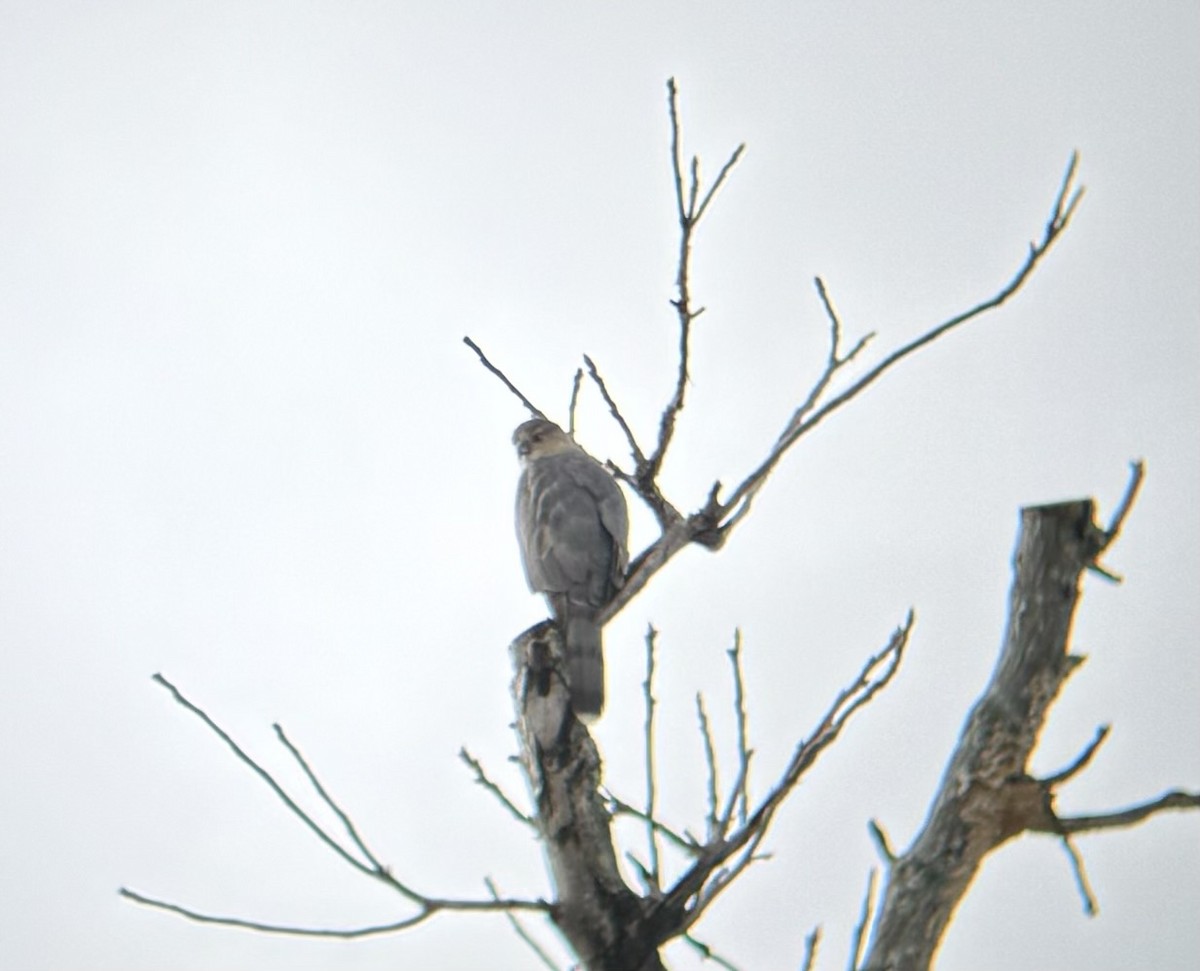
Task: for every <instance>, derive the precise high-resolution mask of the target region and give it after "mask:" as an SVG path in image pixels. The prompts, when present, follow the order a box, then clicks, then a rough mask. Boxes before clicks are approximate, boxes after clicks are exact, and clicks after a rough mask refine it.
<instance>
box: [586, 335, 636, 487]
mask: <svg viewBox="0 0 1200 971" xmlns="http://www.w3.org/2000/svg"><path fill="white" fill-rule="evenodd" d="M583 363H584V364H586V365H587V369H588V374H589V375H590V376H591V379H592V380H593V381H595V382H596V387H597V388H599V389H600V396H601V397H602V398H603V399H604V403H605V404H606V405H608V410H609V412H610V413H611V414H612V416H613V418H614V419H615V420H616V423H617V424H618V425H619V426H620V428H621V431H622V432H624V433H625V441H627V442H628V443H629V452H630V454H631V455H632V456H633V461H634V463H635V464H636V466H637V467H638V468H639V469H640V468H641V467H642V466H643V465H645V464H646V456H645V455H644V454H643V453H642V449H641V447H640V446H639V445H638V443H637V439H635V438H634V437H633V429H631V428H630V427H629V422H627V421H626V420H625V416H624V415H622V414H621V409H620V408H619V407H617V403H616V402H615V401H614V400H613V396H612V395H611V394H609V393H608V386H607V385H606V384H605V383H604V378H602V377H601V376H600V372H599V370H597V368H596V364H595V362H594V361H593V360H592V359H591V358H590V357H588V356H587V355H586V354H584V355H583Z"/></svg>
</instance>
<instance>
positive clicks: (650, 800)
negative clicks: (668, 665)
mask: <svg viewBox="0 0 1200 971" xmlns="http://www.w3.org/2000/svg"><path fill="white" fill-rule="evenodd" d="M657 636H658V631H656V630H655V629H654V628H653V627H652V626H647V628H646V680H645V681H643V682H642V692H643V698H644V699H645V702H646V731H645V735H646V757H645V762H646V843H647V844H648V850H649V853H650V872H649V880H650V887H651V890H653V891H657V890H658V889H659V865H658V831H657V830H656V829H655V827H654V797H655V788H654V787H655V780H656V778H657V776H656V774H655V770H654V639H655V638H656V637H657Z"/></svg>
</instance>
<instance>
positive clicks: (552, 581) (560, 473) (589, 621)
mask: <svg viewBox="0 0 1200 971" xmlns="http://www.w3.org/2000/svg"><path fill="white" fill-rule="evenodd" d="M513 444H515V445H516V446H517V454H518V455H519V456H520V458H521V465H522V471H521V478H520V481H519V482H518V484H517V539H518V541H519V543H520V546H521V560H522V562H523V563H524V566H525V578H526V579H527V580H528V581H529V588H530V589H531V590H533V591H535V592H537V593H543V594H545V595H546V599H547V600H548V601H549V603H550V609H551V610H552V611H553V613H554V619H555V621H556V623H557V624H558V626H559V628H560V629H561V630H562V634H563V644H564V651H565V655H566V658H565V660H566V667H567V681H568V686H569V687H570V689H571V704H572V706H573V707H574V709H575V712H576V714H578V715H582V716H593V717H594V716H596V715H599V714H600V711H601V709H602V708H603V707H604V654H603V650H602V644H601V637H600V625H599V624H597V623H596V614H597V613H598V612H599V611H600V609H601V608H602V607H603V606H604V605H605V604H607V603H608V602H609V601H610V600H611V599H612V598H613V595H614V594H615V593H616V592H617V590H618V589H619V588H620V586H621V584H622V583H623V582H624V578H625V566H626V563H627V562H628V559H629V550H628V536H629V515H628V512H627V511H626V509H625V497H624V495H622V493H621V488H620V486H618V485H617V483H616V482H615V481H614V479H613V477H612V476H611V475H609V474H608V473H607V472H606V471H605V470H604V467H603V466H602V465H601V464H600V463H599V462H597V461H596V460H595V459H594V458H592V457H591V456H590V455H588V454H587V452H585V451H584V450H583V449H581V448H580V447H579V446H578V445H576V444H575V443H574V442H573V441H571V439H570V438H569V437H568V436H567V434H566V433H565V432H564V431H563V430H562V429H561V428H559V427H558V426H557V425H556V424H554V423H553V422H551V421H546V420H545V419H544V418H534V419H531V420H530V421H527V422H525V423H524V424H522V425H520V426H519V427H518V428H517V430H516V431H515V432H513Z"/></svg>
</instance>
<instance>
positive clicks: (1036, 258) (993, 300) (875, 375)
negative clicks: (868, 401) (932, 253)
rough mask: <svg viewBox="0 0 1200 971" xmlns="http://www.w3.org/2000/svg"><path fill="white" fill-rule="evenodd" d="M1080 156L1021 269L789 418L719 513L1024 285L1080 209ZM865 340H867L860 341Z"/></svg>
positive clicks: (731, 508) (1072, 164) (1075, 158)
mask: <svg viewBox="0 0 1200 971" xmlns="http://www.w3.org/2000/svg"><path fill="white" fill-rule="evenodd" d="M1078 162H1079V156H1078V153H1076V154H1073V155H1072V156H1071V161H1070V164H1069V165H1068V166H1067V171H1066V174H1065V175H1064V176H1063V180H1062V183H1061V184H1060V186H1059V190H1058V194H1057V196H1056V197H1055V200H1054V206H1053V209H1052V210H1051V214H1050V217H1049V218H1048V219H1047V222H1046V227H1045V230H1044V233H1043V236H1042V239H1041V240H1040V242H1037V243H1031V244H1030V247H1029V251H1028V253H1027V255H1026V257H1025V260H1024V262H1022V264H1021V265H1020V267H1019V268H1018V270H1017V272H1016V273H1015V274H1014V275H1013V277H1012V278H1011V279H1010V280H1009V282H1008V283H1007V284H1006V285H1005V286H1003V287H1001V289H1000V290H999V291H998V292H997V293H996V294H995V295H994V296H992V297H990V298H988V299H987V300H984V301H982V302H981V303H978V304H976V305H975V306H974V307H972V308H971V309H969V310H966V311H963V312H962V313H960V314H957V315H956V316H954V317H951V318H950V319H949V320H946V321H944V322H943V323H940V324H938V325H937V326H935V327H932V328H930V329H929V330H927V331H925V333H923V334H921V335H920V336H919V337H917V338H915V339H914V340H912V341H909V342H908V343H907V344H904V345H902V346H901V347H899V348H897V349H896V350H895V351H893V352H892V353H891V354H889V355H888V356H887V357H885V358H884V359H883V360H882V361H881V362H880V363H879V364H877V365H875V367H873V368H872V369H871V370H870V371H868V372H867V373H866V374H865V375H863V376H862V377H861V378H859V379H858V380H857V381H855V382H854V383H853V384H851V385H850V386H849V387H848V388H847V389H846V390H845V391H843V392H841V393H840V394H838V395H836V396H835V397H833V398H832V399H830V400H829V401H827V402H826V403H825V404H823V405H821V406H820V407H819V408H817V409H816V410H815V411H813V412H812V413H811V414H809V415H808V416H807V417H806V418H804V419H803V420H800V421H795V420H794V417H793V419H792V420H789V423H788V426H787V428H786V429H785V432H784V434H783V435H782V436H781V439H780V442H779V443H778V444H777V445H776V446H775V448H774V449H772V450H771V454H770V455H768V456H767V458H766V459H765V460H764V461H763V462H762V463H761V464H760V465H759V466H758V468H756V469H755V470H754V471H753V472H751V473H750V474H749V475H748V476H747V477H746V478H745V479H744V480H743V481H742V482H741V484H740V485H738V486H737V487H736V488H735V489H734V490H733V492H732V493H731V495H730V496H729V498H728V499H727V500H726V501H725V502H724V503H723V504H722V505H721V507H720V518H721V519H724V518H725V517H726V516H728V515H729V514H730V513H731V512H734V511H735V510H736V508H737V506H738V504H739V503H741V502H742V500H743V499H745V498H746V497H747V495H748V494H750V495H751V496H752V495H753V493H754V492H757V490H758V488H760V483H761V480H762V479H764V478H765V477H766V476H767V475H769V474H770V472H771V471H772V470H773V469H774V468H775V466H776V465H778V464H779V461H780V459H782V457H783V455H784V453H785V452H787V450H788V449H789V448H791V446H792V445H794V444H795V443H796V441H797V440H798V439H799V438H800V437H801V436H803V435H804V434H806V433H807V432H809V431H810V430H812V429H813V428H815V427H816V426H817V425H818V424H819V423H820V422H822V421H823V420H824V419H826V418H828V417H829V416H830V415H831V414H833V413H834V412H835V411H837V410H838V409H839V408H841V407H842V406H843V405H845V404H846V403H848V402H849V401H851V400H853V399H854V398H855V397H856V396H857V395H858V394H860V393H861V392H862V391H864V390H865V389H866V388H868V387H869V386H870V385H872V384H874V383H875V381H877V380H878V379H879V378H880V377H882V376H883V374H884V373H886V372H887V371H888V370H890V369H891V368H892V367H893V366H895V365H896V364H898V363H900V362H901V361H902V360H904V359H905V358H907V357H908V356H909V355H911V354H914V353H916V352H917V351H918V350H920V349H921V348H922V347H925V346H926V345H928V344H930V343H932V342H933V341H935V340H937V339H938V338H940V337H942V336H944V335H945V334H947V333H949V332H950V331H951V330H954V329H955V328H957V327H959V326H961V325H962V324H964V323H966V322H967V321H969V320H972V319H973V318H975V317H978V316H979V315H980V314H983V313H986V312H987V311H989V310H994V309H995V308H997V307H999V306H1001V305H1002V304H1003V303H1005V302H1006V301H1007V300H1008V299H1009V298H1010V297H1011V296H1012V295H1013V294H1015V293H1016V292H1017V291H1018V290H1020V289H1021V287H1022V286H1023V285H1024V283H1025V281H1026V280H1027V279H1028V278H1029V276H1030V275H1031V274H1032V273H1033V271H1034V270H1035V269H1036V268H1037V266H1038V264H1039V263H1040V262H1041V260H1042V257H1044V256H1045V255H1046V253H1048V252H1049V251H1050V249H1051V248H1052V247H1053V245H1054V243H1055V242H1056V241H1057V240H1058V238H1059V237H1060V236H1061V235H1062V233H1063V232H1064V231H1065V230H1066V228H1067V226H1068V225H1069V224H1070V221H1071V217H1072V216H1073V215H1074V213H1075V209H1076V207H1077V206H1078V205H1079V201H1080V199H1082V197H1083V192H1084V190H1083V188H1082V187H1079V188H1076V187H1075V184H1074V183H1075V172H1076V168H1077V166H1078ZM823 289H824V288H823V286H821V285H819V286H818V291H819V292H821V291H823ZM826 309H827V311H831V305H829V304H826ZM831 316H832V313H831ZM861 344H862V342H861V341H860V346H861ZM855 353H856V352H855ZM835 357H836V355H835ZM827 376H828V368H827V370H826V373H825V375H823V377H822V379H821V380H820V381H819V382H818V384H821V383H827V381H828V377H827ZM823 390H824V389H823V388H822V391H823ZM739 518H740V517H739Z"/></svg>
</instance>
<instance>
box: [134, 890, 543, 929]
mask: <svg viewBox="0 0 1200 971" xmlns="http://www.w3.org/2000/svg"><path fill="white" fill-rule="evenodd" d="M117 893H119V894H120V895H121V896H122V897H125V898H126V899H127V900H132V901H133V902H134V903H138V904H142V905H143V906H146V907H152V908H154V909H156V910H165V911H168V912H170V913H172V914H178V915H179V916H180V917H186V918H187V919H188V920H193V921H196V922H197V923H200V924H220V925H221V926H222V927H240V928H243V929H244V930H251V931H259V932H261V933H263V934H289V935H292V936H294V937H337V938H358V937H376V936H378V935H380V934H393V933H395V932H396V931H402V930H406V929H407V928H409V927H415V926H416V925H417V924H420V923H423V922H424V921H426V920H428V919H429V918H430V917H432V916H433V915H434V914H436V913H438V912H439V911H443V910H446V911H450V910H455V911H473V912H476V913H505V912H508V911H513V910H532V911H538V912H541V913H549V912H550V905H549V904H548V903H546V902H545V901H544V900H428V901H426V902H425V903H426V906H423V907H422V908H421V910H420V911H418V912H417V913H415V914H413V915H412V916H411V917H407V918H405V919H404V920H398V921H395V922H394V923H391V924H375V925H371V926H368V927H353V928H346V929H342V928H322V927H294V926H289V925H287V924H267V923H263V922H261V921H256V920H244V919H242V918H241V917H225V916H220V915H216V914H205V913H202V912H200V911H197V910H191V909H190V908H188V907H181V906H179V904H173V903H170V902H169V901H166V900H159V899H157V898H155V897H147V896H145V895H144V894H140V893H138V892H137V891H136V890H130V889H128V888H126V887H122V888H121V889H120V890H118V891H117Z"/></svg>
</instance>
